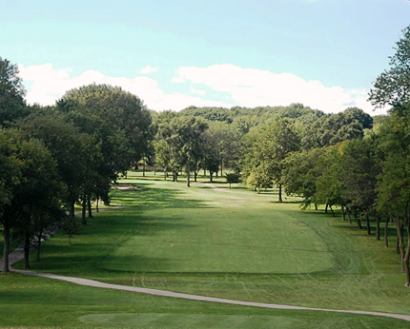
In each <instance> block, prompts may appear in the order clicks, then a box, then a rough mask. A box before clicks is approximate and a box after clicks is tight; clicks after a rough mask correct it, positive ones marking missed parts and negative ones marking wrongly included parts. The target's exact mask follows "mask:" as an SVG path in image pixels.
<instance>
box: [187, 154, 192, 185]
mask: <svg viewBox="0 0 410 329" xmlns="http://www.w3.org/2000/svg"><path fill="white" fill-rule="evenodd" d="M190 161H191V157H190V156H189V155H188V162H187V165H186V186H187V187H191V165H190Z"/></svg>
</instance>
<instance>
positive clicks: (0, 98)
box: [0, 57, 27, 127]
mask: <svg viewBox="0 0 410 329" xmlns="http://www.w3.org/2000/svg"><path fill="white" fill-rule="evenodd" d="M25 93H26V92H25V89H24V87H23V84H22V80H21V78H20V77H19V71H18V68H17V65H14V64H11V63H10V61H9V60H7V59H3V58H1V57H0V125H1V126H2V127H5V126H9V125H10V123H11V122H13V121H15V120H16V119H18V118H21V117H23V116H25V115H26V112H27V109H26V103H25V100H24V95H25Z"/></svg>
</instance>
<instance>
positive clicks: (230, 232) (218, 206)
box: [103, 181, 332, 274]
mask: <svg viewBox="0 0 410 329" xmlns="http://www.w3.org/2000/svg"><path fill="white" fill-rule="evenodd" d="M128 182H130V181H128ZM131 182H133V183H135V184H137V185H138V181H131ZM122 193H124V192H122ZM134 194H135V191H134ZM167 195H169V196H167ZM171 195H172V199H171V198H170V196H171ZM155 196H156V197H157V198H158V201H159V202H158V203H155V204H153V203H152V202H151V199H152V198H155ZM264 201H265V202H257V203H256V202H255V200H253V199H250V200H249V199H247V198H246V197H245V196H239V197H238V196H235V195H234V196H231V194H230V193H229V192H220V191H215V190H213V189H212V188H205V189H204V188H195V187H192V188H191V189H190V190H189V191H188V190H187V189H176V188H175V184H174V183H171V182H153V183H150V184H149V185H145V184H144V187H143V188H142V190H141V191H140V193H139V194H138V203H139V204H140V205H141V206H142V207H143V208H142V211H143V218H142V220H140V221H139V222H137V223H136V225H135V235H134V236H132V237H130V238H129V239H128V240H126V241H124V243H123V244H122V245H120V246H119V247H118V248H117V249H116V250H115V251H114V252H113V253H112V254H111V255H110V257H109V258H108V259H107V260H106V261H105V262H104V264H103V267H104V268H106V269H110V270H116V271H128V272H139V273H144V272H149V273H154V272H185V273H201V272H202V273H260V274H264V273H265V274H266V273H277V274H284V273H310V272H315V271H322V270H326V269H328V268H330V267H332V255H331V254H330V253H327V252H326V245H325V244H324V243H323V241H322V240H321V239H320V237H319V236H318V235H317V234H316V233H315V232H314V231H313V230H312V229H310V228H309V227H308V226H306V225H304V224H303V223H301V222H300V221H298V220H297V219H295V218H293V217H291V216H288V215H286V214H284V213H282V212H279V211H274V210H272V207H271V205H270V204H269V201H268V200H264Z"/></svg>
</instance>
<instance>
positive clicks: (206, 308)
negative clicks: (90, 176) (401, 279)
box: [0, 274, 409, 329]
mask: <svg viewBox="0 0 410 329" xmlns="http://www.w3.org/2000/svg"><path fill="white" fill-rule="evenodd" d="M0 327H1V328H16V329H17V328H31V329H33V328H50V329H51V328H82V329H85V328H87V329H88V328H113V329H115V328H136V329H137V328H138V329H147V328H149V329H165V328H166V329H181V328H187V329H188V328H190V329H209V328H219V329H226V328H240V329H252V328H258V329H259V328H260V329H268V328H269V329H275V328H277V329H305V328H312V329H313V328H315V329H316V328H335V329H344V328H357V329H368V328H371V329H385V328H396V329H406V328H409V326H408V322H406V321H402V320H395V319H389V318H380V317H374V316H361V315H353V314H337V313H325V312H311V311H303V312H302V311H284V310H268V309H259V308H251V307H240V306H234V305H223V304H215V303H205V302H196V301H189V300H183V299H171V298H164V297H154V296H149V295H143V294H135V293H130V292H118V291H111V290H105V289H96V288H89V287H82V286H77V285H74V284H68V283H64V282H59V281H53V280H47V279H42V278H36V277H29V276H21V275H17V274H13V275H4V274H0Z"/></svg>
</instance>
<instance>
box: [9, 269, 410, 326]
mask: <svg viewBox="0 0 410 329" xmlns="http://www.w3.org/2000/svg"><path fill="white" fill-rule="evenodd" d="M11 270H12V271H13V272H16V273H20V274H24V275H32V276H39V277H42V278H48V279H54V280H60V281H66V282H70V283H74V284H78V285H82V286H88V287H95V288H103V289H112V290H122V291H130V292H137V293H142V294H148V295H154V296H161V297H171V298H182V299H189V300H197V301H202V302H212V303H223V304H232V305H242V306H252V307H261V308H269V309H277V310H299V311H322V312H336V313H349V314H360V315H373V316H382V317H388V318H395V319H400V320H405V321H409V322H410V316H409V315H403V314H393V313H381V312H369V311H352V310H331V309H324V308H311V307H303V306H292V305H279V304H267V303H255V302H246V301H239V300H232V299H223V298H215V297H206V296H197V295H190V294H182V293H177V292H172V291H166V290H157V289H148V288H139V287H130V286H123V285H117V284H108V283H104V282H100V281H95V280H89V279H81V278H73V277H68V276H61V275H55V274H49V273H40V272H33V271H23V270H16V269H11Z"/></svg>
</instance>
